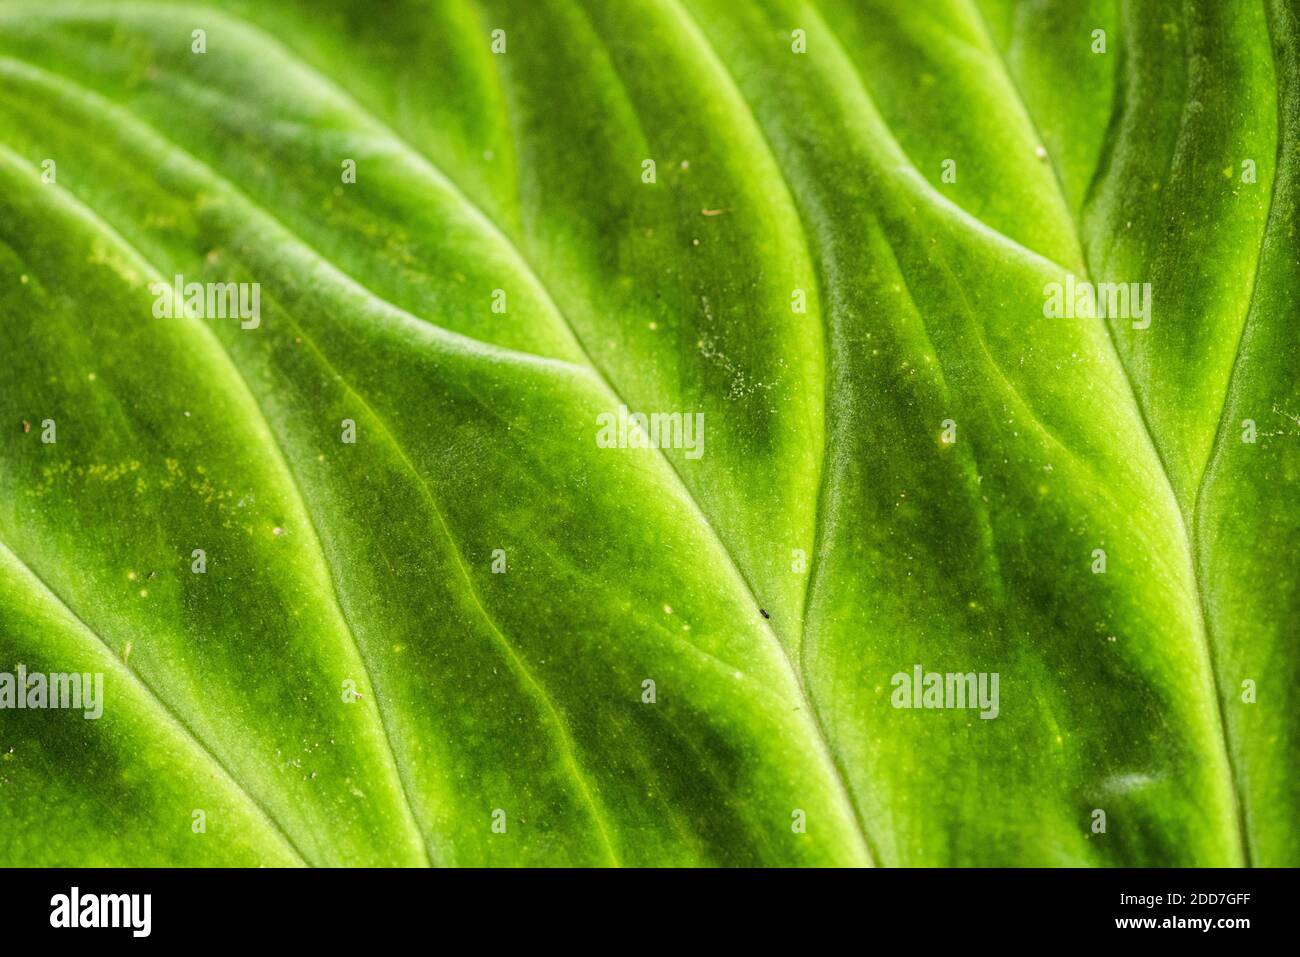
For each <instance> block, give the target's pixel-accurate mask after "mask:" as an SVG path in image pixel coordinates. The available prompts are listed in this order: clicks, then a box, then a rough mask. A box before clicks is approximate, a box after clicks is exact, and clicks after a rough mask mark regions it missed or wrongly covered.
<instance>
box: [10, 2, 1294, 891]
mask: <svg viewBox="0 0 1300 957" xmlns="http://www.w3.org/2000/svg"><path fill="white" fill-rule="evenodd" d="M196 30H202V31H203V34H202V37H203V40H204V43H205V52H202V53H196V52H194V50H193V43H194V42H195V41H194V31H196ZM496 30H502V31H504V34H503V35H502V36H503V38H504V43H505V48H504V50H503V51H501V52H494V51H493V43H494V39H493V36H494V33H493V31H496ZM795 31H798V32H797V33H796V32H795ZM1096 31H1104V43H1105V46H1104V51H1102V50H1097V32H1096ZM1298 32H1300V8H1298V7H1297V5H1296V3H1295V2H1294V0H1262V2H1255V0H1249V2H1247V0H1242V2H1240V3H1237V2H1234V3H1230V4H1229V3H1224V4H1199V3H1180V2H1174V0H1154V2H1142V3H1138V2H1119V0H1088V2H1072V0H1071V2H1067V0H1047V2H1028V0H923V2H913V3H908V4H900V3H897V2H896V0H852V2H850V0H820V2H818V3H811V2H798V0H754V2H747V3H735V2H733V0H619V2H612V0H532V2H528V3H522V2H508V0H479V2H476V3H465V2H463V0H389V2H385V3H381V4H376V3H374V2H366V3H363V2H360V0H335V2H331V3H328V4H320V3H317V2H308V0H283V2H278V3H275V4H266V3H260V2H252V0H210V2H208V3H205V4H203V5H188V4H182V3H175V2H170V0H152V2H150V0H134V2H129V3H119V2H115V0H100V2H93V0H80V2H71V0H51V2H42V3H33V2H30V0H15V2H11V3H7V4H6V5H5V6H4V7H3V8H0V321H3V323H4V326H3V336H4V339H3V343H4V345H3V347H2V349H3V351H2V352H0V358H3V360H4V361H3V362H0V406H2V407H3V412H2V413H0V421H3V422H7V423H10V425H9V426H6V435H7V438H5V439H4V441H3V442H0V671H6V670H16V668H17V666H18V665H19V664H22V665H24V667H25V668H26V669H27V670H28V671H30V672H47V673H49V672H72V671H77V672H85V673H93V672H102V673H103V674H104V675H105V688H106V691H105V706H104V713H103V716H102V718H99V719H97V720H93V721H88V720H82V716H81V715H79V714H77V713H76V712H75V711H56V710H47V711H19V710H0V863H6V864H19V865H54V864H75V865H85V864H126V865H147V864H180V865H207V864H217V865H256V864H265V865H300V864H307V865H381V864H383V865H424V864H433V865H538V864H546V865H700V864H705V865H717V864H727V865H731V864H749V865H753V864H784V865H809V864H811V865H827V864H834V865H861V864H871V863H874V864H882V865H910V866H915V865H980V866H990V865H995V866H996V865H1024V864H1038V865H1128V866H1142V865H1218V866H1223V865H1229V866H1231V865H1241V864H1248V863H1249V864H1262V865H1294V864H1296V863H1297V862H1298V861H1300V838H1298V837H1297V829H1296V826H1295V825H1296V823H1297V811H1298V809H1300V785H1298V784H1297V781H1298V780H1300V777H1298V776H1297V773H1296V772H1297V758H1298V757H1300V737H1298V736H1297V730H1296V722H1295V717H1294V715H1295V713H1296V704H1297V702H1296V700H1295V691H1294V689H1295V688H1296V686H1297V681H1298V680H1300V674H1297V666H1296V657H1297V656H1296V654H1295V645H1296V638H1297V634H1298V633H1297V626H1296V621H1297V611H1300V608H1298V607H1297V606H1298V605H1300V587H1298V583H1300V567H1298V566H1297V561H1296V554H1297V553H1296V552H1295V550H1294V548H1293V547H1291V546H1292V543H1293V542H1294V541H1295V539H1296V536H1297V534H1298V533H1300V484H1298V482H1300V451H1298V449H1300V446H1297V439H1298V438H1300V424H1298V423H1300V389H1298V387H1297V374H1296V373H1297V371H1300V370H1298V368H1297V355H1298V354H1300V353H1298V352H1297V349H1296V346H1295V343H1294V335H1293V329H1294V315H1293V310H1294V303H1295V302H1296V301H1297V299H1298V298H1300V296H1298V294H1300V288H1298V287H1300V255H1298V254H1297V249H1298V247H1297V242H1296V195H1297V193H1296V190H1297V184H1296V175H1297V172H1296V161H1297V155H1298V154H1297V148H1298V146H1300V144H1298V143H1297V138H1296V137H1297V122H1300V88H1298V87H1297V69H1298V64H1297V55H1298V48H1297V42H1298ZM796 37H802V41H803V42H804V43H805V44H806V47H805V52H796V47H797V45H798V41H797V40H796ZM48 159H52V160H54V161H55V163H56V169H57V177H56V178H55V181H54V182H47V181H46V178H47V177H43V173H44V172H45V170H46V167H45V166H44V165H43V163H44V161H45V160H48ZM647 160H653V162H654V177H653V182H646V181H645V178H646V173H645V170H646V166H645V165H644V164H645V161H647ZM345 161H352V162H353V163H354V164H355V170H356V177H355V182H349V181H347V179H346V177H344V176H342V175H341V171H342V169H343V167H344V165H345ZM948 161H952V162H953V163H954V164H955V166H951V167H949V166H947V165H946V164H947V162H948ZM1247 161H1249V162H1250V163H1251V164H1253V170H1254V175H1253V176H1251V177H1247V176H1246V175H1245V170H1246V166H1245V164H1246V163H1247ZM946 169H951V170H955V181H953V178H952V177H951V176H945V175H944V174H945V170H946ZM176 276H183V277H184V280H185V281H187V282H199V283H222V284H224V283H257V284H258V288H259V291H260V316H259V318H258V322H257V323H256V325H255V327H253V328H241V324H240V322H239V321H238V320H237V319H231V318H221V319H210V318H198V317H194V316H189V317H182V318H176V319H164V318H156V317H155V315H154V308H155V305H156V301H157V298H158V294H157V292H156V289H157V288H158V287H157V286H156V285H155V284H158V283H161V284H163V285H171V284H172V283H173V280H174V277H176ZM1067 277H1069V278H1068V280H1067ZM1067 281H1069V282H1072V283H1073V282H1082V283H1099V284H1100V283H1115V284H1119V283H1123V284H1128V283H1137V284H1139V285H1140V284H1142V283H1150V288H1151V290H1152V298H1151V302H1152V308H1151V313H1150V317H1151V322H1150V325H1149V327H1146V328H1135V326H1140V325H1141V322H1140V321H1138V322H1134V321H1131V318H1130V317H1128V316H1119V317H1112V318H1110V319H1108V320H1107V319H1092V318H1078V317H1076V318H1064V317H1062V318H1048V317H1047V316H1045V314H1044V302H1045V296H1046V295H1047V294H1048V293H1047V290H1048V289H1049V288H1051V284H1053V283H1062V284H1064V283H1066V282H1067ZM494 307H495V308H494ZM800 307H802V309H801V308H800ZM502 310H503V311H502ZM620 408H625V409H627V410H631V411H632V412H644V413H646V414H647V415H648V414H650V413H656V412H657V413H683V414H686V415H688V416H693V415H694V414H695V413H702V414H703V421H704V423H705V425H704V431H703V436H702V438H703V445H702V447H701V448H702V454H700V455H696V454H695V452H696V451H700V450H701V449H700V448H697V449H695V450H694V451H692V449H691V448H689V447H681V446H682V445H683V444H684V443H677V446H675V447H668V448H662V449H637V448H618V449H611V448H602V447H601V446H600V443H599V442H598V441H597V436H598V431H599V422H600V421H601V420H600V418H599V417H600V416H602V415H603V414H606V413H617V412H618V410H619V409H620ZM47 420H52V421H53V423H54V424H55V427H56V430H57V440H56V441H54V442H52V443H51V442H46V441H43V434H44V432H45V422H46V421H47ZM1246 420H1249V421H1250V422H1251V423H1253V428H1254V431H1255V435H1254V438H1255V441H1243V435H1244V434H1245V432H1244V430H1245V429H1246V425H1245V422H1246ZM24 422H26V423H28V428H27V429H26V430H24V428H22V427H21V425H22V423H24ZM347 423H352V427H353V428H354V429H355V436H356V441H355V442H348V441H345V440H344V437H345V435H346V430H347V428H348V425H347ZM195 549H201V550H203V553H204V556H205V560H206V570H205V571H204V572H203V573H202V574H197V573H194V572H193V571H192V562H193V560H194V550H195ZM1097 550H1102V551H1104V553H1105V571H1104V573H1096V568H1097V564H1096V560H1097V554H1098V551H1097ZM502 561H504V563H505V567H504V571H503V572H502V569H501V566H500V563H501V562H502ZM917 666H920V667H921V668H922V669H923V671H927V672H938V673H957V674H967V673H971V674H993V673H996V674H997V675H998V676H999V679H1000V684H999V688H1000V694H999V702H998V708H997V715H996V717H995V718H992V719H991V720H985V719H982V718H981V717H980V711H979V710H978V709H970V708H965V709H957V708H941V709H926V708H907V709H904V708H898V707H896V706H895V703H896V701H895V685H896V682H895V681H894V676H896V675H898V674H902V675H904V676H905V677H910V675H911V674H912V672H913V669H914V668H915V667H917ZM647 681H650V682H653V690H654V700H653V702H652V703H651V702H648V701H647V700H646V696H647V691H646V688H647V685H646V684H645V683H646V682H647ZM1247 681H1249V682H1252V683H1253V688H1254V698H1253V700H1247V698H1250V697H1251V695H1248V694H1246V693H1245V692H1244V686H1243V682H1247ZM349 688H355V689H356V690H358V691H359V692H360V697H358V698H356V699H355V700H350V698H349V695H348V694H347V691H348V689H349ZM196 811H202V812H203V814H202V818H203V820H204V821H205V828H206V829H205V830H202V831H196V830H195V823H194V822H195V820H196V815H195V812H196ZM1097 811H1104V813H1105V819H1106V828H1105V831H1104V832H1099V831H1097V830H1096V829H1095V822H1096V820H1097V817H1096V812H1097ZM503 822H504V831H502V829H501V824H502V823H503Z"/></svg>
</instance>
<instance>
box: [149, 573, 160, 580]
mask: <svg viewBox="0 0 1300 957" xmlns="http://www.w3.org/2000/svg"><path fill="white" fill-rule="evenodd" d="M157 574H158V573H157V572H150V573H149V581H153V576H154V575H157Z"/></svg>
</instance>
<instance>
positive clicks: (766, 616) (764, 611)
mask: <svg viewBox="0 0 1300 957" xmlns="http://www.w3.org/2000/svg"><path fill="white" fill-rule="evenodd" d="M759 611H760V612H762V613H763V617H764V618H771V617H772V616H771V615H769V614H768V613H767V609H766V608H760V609H759Z"/></svg>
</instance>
